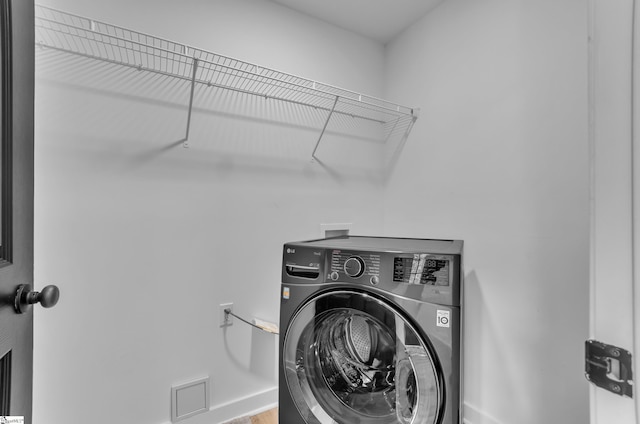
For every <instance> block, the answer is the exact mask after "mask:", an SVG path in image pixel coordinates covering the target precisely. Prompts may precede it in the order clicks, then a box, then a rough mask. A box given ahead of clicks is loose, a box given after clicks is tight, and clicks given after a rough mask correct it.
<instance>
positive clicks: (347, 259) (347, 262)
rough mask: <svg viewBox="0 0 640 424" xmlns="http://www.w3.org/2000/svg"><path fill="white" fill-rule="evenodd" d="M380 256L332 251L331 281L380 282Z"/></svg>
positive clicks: (377, 254) (370, 253)
mask: <svg viewBox="0 0 640 424" xmlns="http://www.w3.org/2000/svg"><path fill="white" fill-rule="evenodd" d="M380 256H381V255H380V254H379V253H373V252H350V251H345V250H337V249H334V250H332V251H331V262H330V264H329V279H330V280H332V281H338V280H344V279H345V278H344V277H348V279H365V280H367V281H369V282H370V283H371V284H377V283H378V281H380Z"/></svg>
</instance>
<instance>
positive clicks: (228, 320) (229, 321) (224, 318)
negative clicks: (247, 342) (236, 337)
mask: <svg viewBox="0 0 640 424" xmlns="http://www.w3.org/2000/svg"><path fill="white" fill-rule="evenodd" d="M225 309H230V310H231V312H233V303H221V304H220V311H219V316H218V320H219V322H220V327H228V326H230V325H233V315H229V314H226V313H225V312H224V311H225Z"/></svg>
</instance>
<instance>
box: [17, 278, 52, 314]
mask: <svg viewBox="0 0 640 424" xmlns="http://www.w3.org/2000/svg"><path fill="white" fill-rule="evenodd" d="M59 298H60V289H58V287H56V286H47V287H45V288H43V289H42V291H41V292H37V291H31V285H30V284H20V285H19V286H18V289H17V290H16V297H15V298H14V300H13V307H14V308H15V310H16V312H17V313H19V314H24V313H27V312H29V310H30V309H31V305H33V304H34V303H38V302H40V304H41V305H42V307H43V308H51V307H52V306H55V304H56V303H58V299H59Z"/></svg>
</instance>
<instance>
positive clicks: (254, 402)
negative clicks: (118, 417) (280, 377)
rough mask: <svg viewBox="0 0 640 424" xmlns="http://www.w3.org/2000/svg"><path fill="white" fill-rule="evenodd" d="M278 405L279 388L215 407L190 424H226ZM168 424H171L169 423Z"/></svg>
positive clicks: (189, 423) (190, 419)
mask: <svg viewBox="0 0 640 424" xmlns="http://www.w3.org/2000/svg"><path fill="white" fill-rule="evenodd" d="M277 405H278V387H273V388H271V389H267V390H264V391H262V392H258V393H253V394H251V395H248V396H245V397H242V398H239V399H234V400H232V401H230V402H227V403H223V404H220V405H213V406H212V407H211V408H209V411H208V412H204V413H202V414H199V415H196V416H193V417H191V418H189V420H187V421H185V423H188V424H212V423H225V422H227V421H231V420H232V419H234V418H239V417H245V416H247V415H256V414H258V413H260V412H264V411H266V410H268V409H271V408H274V407H276V406H277ZM166 424H170V423H169V422H167V423H166Z"/></svg>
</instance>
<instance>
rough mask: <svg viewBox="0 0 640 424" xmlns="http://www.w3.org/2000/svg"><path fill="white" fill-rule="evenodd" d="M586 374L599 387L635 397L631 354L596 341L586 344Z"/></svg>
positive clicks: (588, 341)
mask: <svg viewBox="0 0 640 424" xmlns="http://www.w3.org/2000/svg"><path fill="white" fill-rule="evenodd" d="M585 374H586V377H587V380H589V381H590V382H592V383H593V384H595V385H596V386H598V387H601V388H603V389H605V390H608V391H610V392H612V393H615V394H617V395H620V396H627V397H630V398H632V397H633V370H632V367H631V353H629V352H628V351H627V350H624V349H622V348H619V347H616V346H611V345H608V344H605V343H602V342H599V341H596V340H587V341H586V342H585Z"/></svg>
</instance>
